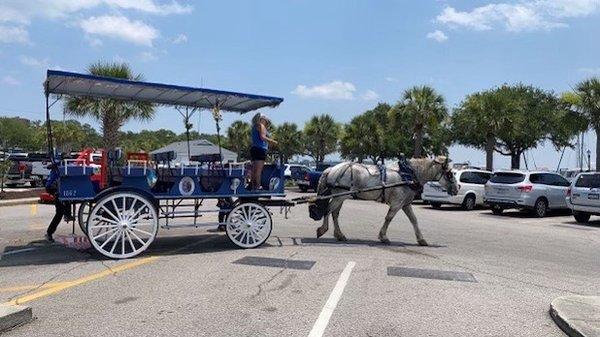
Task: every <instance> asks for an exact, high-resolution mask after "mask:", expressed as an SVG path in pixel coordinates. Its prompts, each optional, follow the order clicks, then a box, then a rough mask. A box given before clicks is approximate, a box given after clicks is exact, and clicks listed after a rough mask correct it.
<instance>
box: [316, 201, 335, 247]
mask: <svg viewBox="0 0 600 337" xmlns="http://www.w3.org/2000/svg"><path fill="white" fill-rule="evenodd" d="M333 200H335V199H331V200H330V202H329V205H327V212H325V215H323V224H322V225H321V227H319V228H317V238H320V237H321V236H323V234H325V233H327V231H328V230H329V214H330V213H331V204H332V201H333Z"/></svg>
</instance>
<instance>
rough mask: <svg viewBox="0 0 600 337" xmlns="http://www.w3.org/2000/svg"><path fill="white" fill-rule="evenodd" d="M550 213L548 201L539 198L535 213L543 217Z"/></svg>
mask: <svg viewBox="0 0 600 337" xmlns="http://www.w3.org/2000/svg"><path fill="white" fill-rule="evenodd" d="M547 213H548V202H547V201H546V200H545V199H542V198H539V199H538V200H536V202H535V205H534V206H533V214H535V216H537V217H538V218H543V217H545V216H546V214H547Z"/></svg>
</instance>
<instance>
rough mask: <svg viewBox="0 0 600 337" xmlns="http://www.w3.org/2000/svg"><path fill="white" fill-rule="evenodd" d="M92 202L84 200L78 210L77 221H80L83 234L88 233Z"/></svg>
mask: <svg viewBox="0 0 600 337" xmlns="http://www.w3.org/2000/svg"><path fill="white" fill-rule="evenodd" d="M90 209H91V206H90V203H89V202H82V203H81V205H79V210H77V222H78V223H79V228H80V229H81V231H82V232H83V234H85V235H87V228H86V227H87V221H88V218H89V216H90Z"/></svg>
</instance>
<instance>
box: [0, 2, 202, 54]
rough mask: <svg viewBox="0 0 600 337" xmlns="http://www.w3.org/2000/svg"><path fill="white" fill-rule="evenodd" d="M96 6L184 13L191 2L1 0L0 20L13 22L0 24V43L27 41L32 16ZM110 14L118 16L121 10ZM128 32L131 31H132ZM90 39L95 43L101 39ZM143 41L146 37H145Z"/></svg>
mask: <svg viewBox="0 0 600 337" xmlns="http://www.w3.org/2000/svg"><path fill="white" fill-rule="evenodd" d="M99 7H107V8H108V9H113V12H117V13H118V12H119V11H125V10H131V11H138V12H142V13H146V14H153V15H171V14H187V13H190V12H192V10H193V7H192V6H190V5H186V4H181V3H180V1H178V0H1V1H0V23H11V24H12V26H10V27H8V26H0V43H1V42H17V43H24V44H26V43H29V36H28V33H27V29H26V28H27V26H28V25H29V24H30V23H31V22H32V21H33V20H35V19H50V20H58V19H62V20H66V19H70V18H72V17H73V16H75V15H76V14H78V13H81V12H83V11H89V10H92V9H96V8H99ZM113 17H121V14H119V15H118V16H113ZM88 20H89V19H88ZM136 22H138V21H136ZM88 28H90V27H88ZM142 28H143V27H142ZM152 29H154V28H152ZM144 33H146V34H147V33H148V30H147V29H146V30H145V31H142V34H144ZM127 34H128V35H129V36H131V35H132V34H131V32H128V33H127ZM89 42H90V44H91V45H92V46H95V47H97V46H99V45H100V43H99V42H101V41H100V40H89ZM146 43H147V40H146V41H144V44H146Z"/></svg>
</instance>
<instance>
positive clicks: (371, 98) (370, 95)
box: [361, 90, 379, 101]
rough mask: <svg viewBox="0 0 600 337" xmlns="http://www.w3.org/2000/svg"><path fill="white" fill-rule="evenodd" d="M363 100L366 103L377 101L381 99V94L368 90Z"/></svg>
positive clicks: (363, 95)
mask: <svg viewBox="0 0 600 337" xmlns="http://www.w3.org/2000/svg"><path fill="white" fill-rule="evenodd" d="M361 98H362V99H364V100H365V101H375V100H377V99H379V94H378V93H376V92H375V91H373V90H367V91H365V93H364V94H362V96H361Z"/></svg>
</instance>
